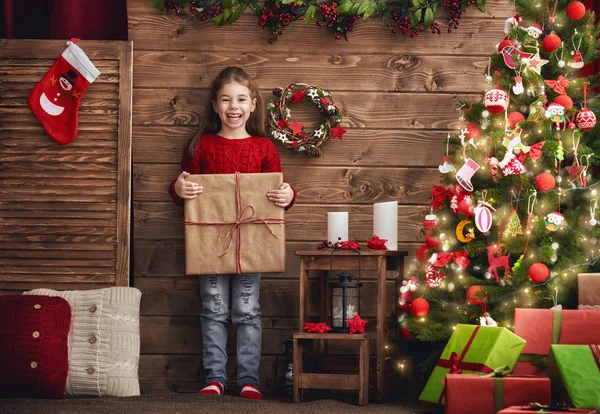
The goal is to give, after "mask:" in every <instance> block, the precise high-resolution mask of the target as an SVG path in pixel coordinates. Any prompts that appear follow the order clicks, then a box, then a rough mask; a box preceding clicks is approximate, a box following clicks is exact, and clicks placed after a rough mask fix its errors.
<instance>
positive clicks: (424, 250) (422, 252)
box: [415, 246, 430, 263]
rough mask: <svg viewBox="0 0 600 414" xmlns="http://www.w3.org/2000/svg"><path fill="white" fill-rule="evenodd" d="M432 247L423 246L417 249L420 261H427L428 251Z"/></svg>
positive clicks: (416, 253)
mask: <svg viewBox="0 0 600 414" xmlns="http://www.w3.org/2000/svg"><path fill="white" fill-rule="evenodd" d="M429 249H430V247H427V246H421V247H419V248H418V249H417V251H416V252H415V255H416V256H417V260H419V262H421V263H422V262H425V261H427V251H428V250H429Z"/></svg>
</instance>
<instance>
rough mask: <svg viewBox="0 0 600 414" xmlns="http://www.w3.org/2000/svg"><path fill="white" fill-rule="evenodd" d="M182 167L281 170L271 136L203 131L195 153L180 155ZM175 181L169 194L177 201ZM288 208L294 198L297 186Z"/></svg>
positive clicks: (194, 169) (228, 170)
mask: <svg viewBox="0 0 600 414" xmlns="http://www.w3.org/2000/svg"><path fill="white" fill-rule="evenodd" d="M181 170H182V171H186V172H188V173H190V174H234V173H236V172H240V173H261V172H281V162H280V160H279V154H278V153H277V149H276V148H275V145H274V144H273V142H271V140H269V139H268V138H264V137H248V138H243V139H227V138H223V137H221V136H219V135H214V134H204V135H202V136H201V137H200V142H199V145H198V148H197V149H196V152H195V154H194V157H193V158H192V157H190V156H189V154H188V152H187V149H186V151H185V153H184V154H183V158H182V159H181ZM175 181H177V178H175V179H174V180H173V182H171V187H170V188H169V194H171V197H173V201H175V203H176V204H178V205H183V199H182V198H180V197H179V196H178V195H177V194H176V193H175ZM292 190H293V191H294V198H293V199H292V202H291V203H290V204H289V205H288V206H287V207H286V210H287V209H289V208H290V207H291V206H292V205H293V204H294V202H295V201H296V190H294V188H293V187H292Z"/></svg>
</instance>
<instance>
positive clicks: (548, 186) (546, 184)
mask: <svg viewBox="0 0 600 414" xmlns="http://www.w3.org/2000/svg"><path fill="white" fill-rule="evenodd" d="M555 185H556V180H555V179H554V176H553V175H552V174H550V173H549V172H543V173H539V174H538V176H537V177H536V179H535V186H536V187H537V188H538V190H542V191H550V190H552V189H553V188H554V186H555Z"/></svg>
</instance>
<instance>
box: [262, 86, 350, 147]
mask: <svg viewBox="0 0 600 414" xmlns="http://www.w3.org/2000/svg"><path fill="white" fill-rule="evenodd" d="M273 95H274V96H273V98H272V99H271V100H270V101H269V103H268V104H267V123H268V125H267V130H268V132H269V133H270V134H271V136H272V137H273V139H274V140H275V141H276V142H278V143H279V144H281V145H283V146H284V147H286V148H288V149H291V150H293V151H294V152H297V153H304V154H305V155H306V156H308V157H319V156H321V154H322V149H321V148H322V147H323V146H325V145H326V144H327V143H328V142H329V141H331V139H332V138H339V139H340V141H341V140H342V136H343V134H344V133H345V132H346V130H345V129H342V127H341V126H340V122H341V121H342V116H341V115H340V113H339V110H338V108H337V107H336V106H335V105H334V104H333V99H332V97H331V94H330V93H329V92H327V91H326V90H324V89H321V88H319V87H317V86H311V85H307V84H304V83H292V84H291V85H288V86H287V87H286V88H275V89H274V90H273ZM294 103H305V104H308V105H310V106H313V107H315V108H317V109H318V110H319V112H321V114H322V116H323V122H322V123H321V124H320V125H319V127H318V128H316V129H314V130H311V129H309V128H305V127H304V124H301V123H299V122H298V121H296V120H294V121H293V122H292V111H291V109H290V108H289V106H288V104H294Z"/></svg>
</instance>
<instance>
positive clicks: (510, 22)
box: [504, 16, 521, 34]
mask: <svg viewBox="0 0 600 414" xmlns="http://www.w3.org/2000/svg"><path fill="white" fill-rule="evenodd" d="M520 21H521V17H520V16H513V17H509V18H508V19H506V20H505V21H504V33H506V34H509V32H510V29H513V28H515V27H519V22H520Z"/></svg>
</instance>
